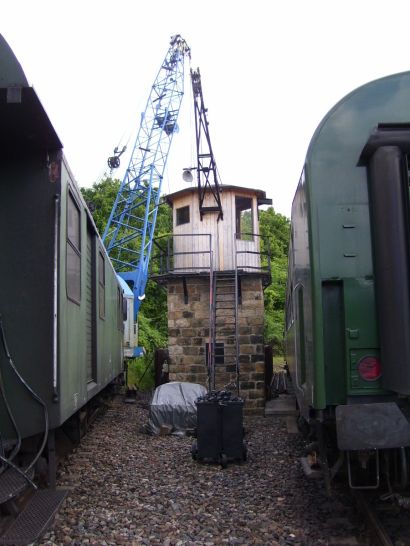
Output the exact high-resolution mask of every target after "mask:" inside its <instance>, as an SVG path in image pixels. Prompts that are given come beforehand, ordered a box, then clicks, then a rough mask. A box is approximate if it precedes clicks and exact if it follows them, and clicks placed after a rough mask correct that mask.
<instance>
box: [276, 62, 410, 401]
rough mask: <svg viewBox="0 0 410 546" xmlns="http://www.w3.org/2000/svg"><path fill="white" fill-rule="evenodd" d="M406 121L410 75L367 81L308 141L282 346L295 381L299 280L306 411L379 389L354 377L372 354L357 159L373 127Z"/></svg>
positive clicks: (362, 173)
mask: <svg viewBox="0 0 410 546" xmlns="http://www.w3.org/2000/svg"><path fill="white" fill-rule="evenodd" d="M405 122H410V73H409V72H406V73H401V74H396V75H393V76H388V77H386V78H382V79H380V80H377V81H374V82H371V83H369V84H366V85H364V86H362V87H360V88H359V89H357V90H355V91H353V92H352V93H351V94H349V95H348V96H346V97H345V98H344V99H342V100H341V101H340V102H339V103H338V104H337V105H336V106H335V107H334V108H333V109H332V110H331V111H330V112H329V113H328V114H327V116H326V117H325V118H324V120H323V121H322V123H321V124H320V125H319V127H318V129H317V131H316V133H315V135H314V136H313V138H312V141H311V143H310V146H309V149H308V152H307V157H306V163H305V168H304V175H303V183H300V184H299V186H298V190H297V192H296V196H295V200H294V203H293V208H292V221H293V224H294V226H296V227H297V228H298V229H297V232H296V238H295V241H294V245H295V247H297V249H296V254H298V253H299V256H300V255H301V254H304V257H303V259H298V256H296V259H295V269H294V271H293V278H292V279H291V280H290V281H289V282H288V289H289V291H291V292H292V300H293V307H294V310H295V313H294V314H295V321H294V323H293V326H292V328H294V329H295V331H294V332H292V331H291V330H290V331H289V333H290V334H291V337H290V338H289V339H292V340H293V343H288V349H287V352H288V360H290V362H291V365H290V367H291V368H292V375H293V376H294V377H296V375H297V373H300V370H299V372H297V370H296V369H297V366H298V364H299V365H300V360H298V358H297V355H298V352H299V353H300V346H299V345H300V343H299V344H298V337H300V336H299V333H300V325H299V324H298V318H297V317H298V315H297V293H296V289H295V287H296V286H297V284H298V283H299V284H302V285H303V288H304V296H305V303H306V304H307V305H306V308H305V310H304V319H305V328H304V338H305V339H304V346H305V361H306V363H305V365H306V384H305V385H304V386H300V389H298V390H297V394H298V396H299V401H300V402H302V404H303V405H304V406H305V408H308V407H313V408H316V409H323V408H325V407H326V406H327V405H334V404H341V403H345V402H346V400H347V397H348V396H354V395H361V394H366V393H369V394H377V393H382V392H383V391H382V388H381V384H380V383H377V384H373V385H372V386H371V388H370V389H369V388H368V387H367V386H366V385H365V384H363V383H360V381H357V377H355V373H354V370H355V363H357V359H358V358H359V357H360V355H363V354H365V353H366V352H370V353H372V354H377V350H378V340H377V322H376V313H375V302H374V285H373V264H372V249H371V227H370V220H369V210H368V205H369V203H368V192H367V173H366V169H365V167H358V166H357V162H358V159H359V156H360V153H361V150H362V149H363V147H364V145H365V144H366V142H367V140H368V138H369V135H370V133H371V131H372V129H373V128H374V127H376V126H377V124H378V123H405ZM301 204H303V206H301ZM303 207H306V209H304V208H303ZM303 229H305V230H307V237H306V233H305V234H303ZM302 234H303V235H302ZM304 243H306V244H305V247H304V248H302V247H303V244H304ZM306 245H307V246H308V248H307V249H306ZM291 283H293V285H292V290H291ZM337 310H339V312H337ZM346 310H348V311H346ZM308 322H311V324H312V330H311V331H309V330H308V329H306V324H307V323H308ZM324 332H325V335H324ZM310 349H311V350H310ZM292 351H293V355H294V356H292V354H291V353H292ZM341 355H342V356H341ZM341 365H343V367H344V368H343V374H342V375H341V374H340V369H341ZM301 389H303V392H302V390H301Z"/></svg>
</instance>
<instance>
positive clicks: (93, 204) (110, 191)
mask: <svg viewBox="0 0 410 546" xmlns="http://www.w3.org/2000/svg"><path fill="white" fill-rule="evenodd" d="M119 188H120V181H119V180H113V179H112V178H109V177H107V178H103V179H102V180H101V181H100V182H95V183H94V184H93V186H92V187H91V188H81V193H82V194H83V197H84V199H85V202H86V203H87V205H88V208H89V209H90V211H91V213H92V215H93V219H94V222H95V225H96V226H97V229H98V232H99V233H100V235H102V234H103V233H104V229H105V226H106V224H107V222H108V218H109V217H110V213H111V209H112V206H113V204H114V201H115V198H116V196H117V193H118V190H119Z"/></svg>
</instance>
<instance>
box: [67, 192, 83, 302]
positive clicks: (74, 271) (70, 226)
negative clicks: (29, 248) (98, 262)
mask: <svg viewBox="0 0 410 546" xmlns="http://www.w3.org/2000/svg"><path fill="white" fill-rule="evenodd" d="M66 285H67V297H68V298H69V299H70V300H73V301H74V302H76V303H80V301H81V213H80V209H79V207H78V206H77V203H76V202H75V200H74V198H73V196H72V195H71V193H68V199H67V245H66Z"/></svg>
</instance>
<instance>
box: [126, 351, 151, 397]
mask: <svg viewBox="0 0 410 546" xmlns="http://www.w3.org/2000/svg"><path fill="white" fill-rule="evenodd" d="M127 367H128V368H127V383H128V386H129V387H134V386H136V387H137V389H138V390H140V391H149V390H152V389H153V388H154V368H153V365H152V362H151V361H150V360H147V359H146V357H143V358H133V359H131V360H129V361H128V362H127Z"/></svg>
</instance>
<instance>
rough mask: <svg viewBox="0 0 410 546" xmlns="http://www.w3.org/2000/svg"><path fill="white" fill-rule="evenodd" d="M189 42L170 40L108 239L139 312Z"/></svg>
mask: <svg viewBox="0 0 410 546" xmlns="http://www.w3.org/2000/svg"><path fill="white" fill-rule="evenodd" d="M189 54H190V49H189V47H188V45H187V43H186V42H185V40H184V39H183V38H182V37H181V36H180V35H176V36H173V37H172V38H171V42H170V46H169V49H168V52H167V54H166V56H165V59H164V61H163V63H162V64H161V67H160V70H159V72H158V75H157V77H156V79H155V81H154V84H153V86H152V89H151V93H150V95H149V98H148V102H147V105H146V108H145V111H144V113H143V114H142V116H141V124H140V128H139V131H138V135H137V138H136V141H135V145H134V148H133V152H132V154H131V159H130V163H129V166H128V169H127V171H126V173H125V176H124V179H123V181H122V183H121V186H120V189H119V191H118V194H117V197H116V200H115V203H114V206H113V208H112V211H111V215H110V218H109V220H108V223H107V226H106V228H105V231H104V234H103V242H104V244H105V247H106V249H107V251H108V254H109V256H110V258H111V260H112V262H113V265H114V268H115V269H116V271H117V273H118V274H119V275H120V276H121V277H123V278H124V279H125V280H126V281H127V282H128V283H129V284H131V286H132V287H133V291H134V297H135V302H134V315H135V317H136V316H137V313H138V309H139V305H140V302H141V299H143V297H144V291H145V285H146V283H147V277H148V265H149V259H150V254H151V247H152V240H153V236H154V230H155V223H156V217H157V211H158V204H159V198H160V193H161V184H162V180H163V176H164V170H165V166H166V162H167V158H168V152H169V149H170V146H171V142H172V138H173V135H174V133H175V131H176V129H177V119H178V114H179V110H180V107H181V102H182V97H183V94H184V60H185V57H186V56H187V55H188V56H189Z"/></svg>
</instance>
